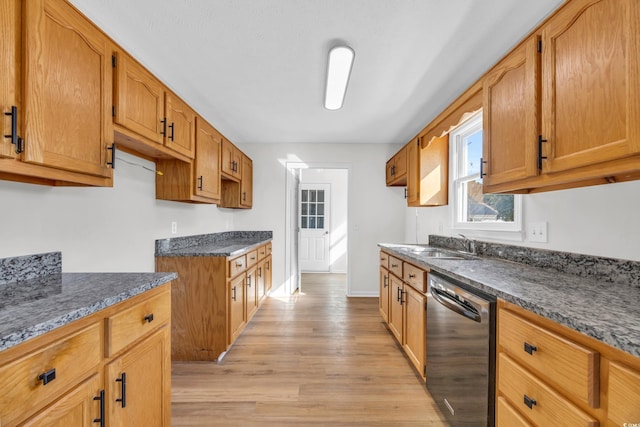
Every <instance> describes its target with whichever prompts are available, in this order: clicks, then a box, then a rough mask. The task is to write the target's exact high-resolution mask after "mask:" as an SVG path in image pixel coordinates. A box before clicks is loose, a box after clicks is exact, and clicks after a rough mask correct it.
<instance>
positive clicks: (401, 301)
mask: <svg viewBox="0 0 640 427" xmlns="http://www.w3.org/2000/svg"><path fill="white" fill-rule="evenodd" d="M406 294H407V291H401V292H400V305H402V304H404V303H405V302H407V300H406V299H404V296H405V295H406Z"/></svg>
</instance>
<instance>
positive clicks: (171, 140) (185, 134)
mask: <svg viewBox="0 0 640 427" xmlns="http://www.w3.org/2000/svg"><path fill="white" fill-rule="evenodd" d="M165 113H166V114H165V116H166V118H167V134H166V135H165V137H164V141H165V142H164V143H165V145H166V146H167V147H168V148H171V149H172V150H174V151H177V152H178V153H180V154H184V155H185V156H187V157H190V158H192V159H193V157H194V153H195V146H196V137H195V134H196V113H195V112H194V111H193V110H192V109H191V107H189V106H188V105H187V104H186V103H185V102H184V101H182V100H181V99H180V98H178V97H176V96H175V95H173V94H171V93H169V92H167V93H165Z"/></svg>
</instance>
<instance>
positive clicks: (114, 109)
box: [111, 105, 116, 117]
mask: <svg viewBox="0 0 640 427" xmlns="http://www.w3.org/2000/svg"><path fill="white" fill-rule="evenodd" d="M111 116H112V117H115V116H116V106H115V105H112V106H111Z"/></svg>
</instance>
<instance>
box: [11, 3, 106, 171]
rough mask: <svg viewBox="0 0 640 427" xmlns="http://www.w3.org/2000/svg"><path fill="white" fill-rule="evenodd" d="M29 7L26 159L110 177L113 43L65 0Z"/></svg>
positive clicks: (26, 6)
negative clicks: (108, 164)
mask: <svg viewBox="0 0 640 427" xmlns="http://www.w3.org/2000/svg"><path fill="white" fill-rule="evenodd" d="M23 5H24V9H23V11H24V21H23V22H24V37H25V38H24V54H25V60H24V65H25V69H24V105H25V112H24V139H25V151H24V154H23V160H24V161H26V162H30V163H37V164H44V165H47V166H51V167H54V168H58V169H65V170H70V171H76V172H82V173H86V174H90V175H97V176H103V177H111V176H112V170H111V168H110V167H108V166H107V159H109V158H110V157H111V155H112V154H109V155H108V149H107V146H110V144H111V142H112V141H113V129H112V121H111V104H112V102H111V99H112V94H111V85H112V81H111V72H112V68H111V49H110V42H109V39H108V38H107V37H106V36H105V35H104V34H103V33H102V32H100V30H98V29H97V28H96V27H95V26H94V25H93V24H91V23H90V22H89V21H87V20H86V19H85V18H84V17H83V16H82V15H80V14H79V13H78V12H77V11H75V9H73V8H72V7H71V6H69V4H68V3H66V2H64V1H63V0H30V1H28V2H24V3H23Z"/></svg>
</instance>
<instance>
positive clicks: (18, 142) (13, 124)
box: [4, 105, 24, 154]
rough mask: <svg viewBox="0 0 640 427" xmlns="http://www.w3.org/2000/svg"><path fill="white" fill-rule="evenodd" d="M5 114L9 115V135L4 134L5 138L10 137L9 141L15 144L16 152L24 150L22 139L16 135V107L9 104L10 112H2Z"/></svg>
mask: <svg viewBox="0 0 640 427" xmlns="http://www.w3.org/2000/svg"><path fill="white" fill-rule="evenodd" d="M4 115H5V116H11V135H5V136H4V137H5V138H11V143H12V144H13V145H15V150H16V154H20V153H22V152H23V151H24V140H23V139H22V138H20V137H19V136H18V107H16V106H15V105H12V106H11V112H9V113H4Z"/></svg>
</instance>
